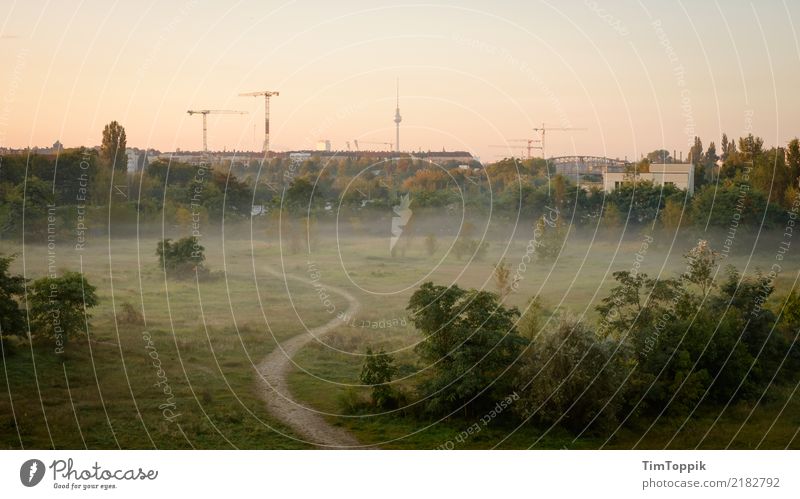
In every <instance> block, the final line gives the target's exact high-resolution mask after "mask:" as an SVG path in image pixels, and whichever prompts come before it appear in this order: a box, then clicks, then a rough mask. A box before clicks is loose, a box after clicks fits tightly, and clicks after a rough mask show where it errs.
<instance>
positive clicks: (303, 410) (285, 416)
mask: <svg viewBox="0 0 800 499" xmlns="http://www.w3.org/2000/svg"><path fill="white" fill-rule="evenodd" d="M267 272H269V273H270V274H272V275H274V276H276V277H278V278H279V279H283V278H284V275H283V274H282V273H279V272H275V271H274V270H269V269H268V270H267ZM286 277H288V278H289V279H293V280H295V281H300V282H303V283H305V284H308V285H309V286H311V285H313V283H312V282H311V281H310V280H308V279H303V278H302V277H297V276H292V275H288V274H287V275H286ZM325 288H326V290H327V291H329V292H331V293H336V294H338V295H341V296H342V297H344V298H345V299H346V300H347V302H348V308H347V315H348V316H349V317H353V316H354V315H355V314H356V313H357V312H358V309H359V308H360V306H361V305H360V304H359V302H358V300H356V299H355V297H353V295H351V294H350V293H348V292H347V291H344V290H342V289H339V288H335V287H333V286H325ZM341 322H342V321H341V320H340V319H339V318H338V317H334V318H333V319H332V320H331V321H329V322H327V323H326V324H324V325H322V326H319V327H316V328H313V329H310V330H308V331H304V332H302V333H300V334H298V335H297V336H293V337H292V338H290V339H289V340H287V341H284V342H283V343H281V344H280V345H278V346H277V347H276V348H275V350H273V351H272V353H270V354H269V355H267V356H266V357H264V359H263V360H262V361H261V362H260V363H259V364H258V366H256V369H257V370H258V374H259V376H258V380H259V383H260V387H261V394H262V396H263V398H264V401H265V402H266V404H267V410H268V411H269V413H270V414H271V415H273V416H274V417H275V418H277V419H279V420H280V421H282V422H283V423H285V424H286V425H287V426H289V427H290V428H292V429H293V430H294V431H295V432H296V433H297V434H298V435H300V436H301V437H302V438H304V439H305V440H307V441H308V442H309V443H312V444H314V445H316V446H318V447H325V448H340V449H341V448H353V447H360V446H361V444H360V443H359V442H358V440H356V439H355V437H353V436H352V435H351V434H350V433H348V432H347V431H346V430H344V429H342V428H337V427H335V426H332V425H331V424H329V423H328V422H327V421H325V419H324V418H323V417H322V416H321V415H320V414H318V413H316V412H313V411H312V410H311V409H309V408H308V407H306V406H305V405H303V403H301V402H298V401H295V400H294V399H293V398H292V395H291V393H290V392H289V382H288V376H289V373H290V372H291V370H292V367H293V364H292V362H291V359H292V357H294V356H295V354H297V352H298V351H300V349H301V348H303V347H304V346H306V345H307V344H308V343H310V342H311V341H314V338H315V337H317V338H318V337H320V336H323V335H325V334H326V333H328V332H330V331H331V330H333V329H334V328H336V327H337V326H339V325H340V324H341Z"/></svg>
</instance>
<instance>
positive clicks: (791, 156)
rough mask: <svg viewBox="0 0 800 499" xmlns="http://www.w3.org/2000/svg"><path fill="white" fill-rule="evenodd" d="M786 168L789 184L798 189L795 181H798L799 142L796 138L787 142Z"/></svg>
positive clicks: (799, 170)
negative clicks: (787, 169)
mask: <svg viewBox="0 0 800 499" xmlns="http://www.w3.org/2000/svg"><path fill="white" fill-rule="evenodd" d="M786 166H787V167H788V168H789V184H790V185H791V186H792V187H795V188H796V187H798V184H797V180H798V179H800V140H797V137H795V138H793V139H792V140H790V141H789V145H788V146H787V148H786Z"/></svg>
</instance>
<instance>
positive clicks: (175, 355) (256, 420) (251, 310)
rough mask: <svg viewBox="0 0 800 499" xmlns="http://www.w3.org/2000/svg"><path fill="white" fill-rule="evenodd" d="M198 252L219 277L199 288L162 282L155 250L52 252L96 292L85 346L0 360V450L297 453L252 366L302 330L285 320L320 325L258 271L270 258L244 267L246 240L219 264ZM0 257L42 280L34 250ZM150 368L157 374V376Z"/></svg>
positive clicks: (267, 252)
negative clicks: (132, 312)
mask: <svg viewBox="0 0 800 499" xmlns="http://www.w3.org/2000/svg"><path fill="white" fill-rule="evenodd" d="M97 242H98V243H100V242H99V241H97ZM204 244H206V245H207V260H208V266H209V267H210V268H211V269H212V270H214V271H217V272H219V271H220V270H222V269H224V270H225V273H224V274H221V273H220V274H221V275H220V276H218V277H216V278H214V279H212V280H208V281H203V282H200V283H199V284H198V283H197V282H195V281H194V280H185V281H182V280H172V279H171V280H169V281H165V279H164V275H163V272H162V271H161V270H160V269H159V268H158V262H157V259H156V257H155V255H154V248H155V245H156V242H155V240H142V241H138V242H137V240H135V239H124V240H117V241H112V242H111V246H110V247H109V246H108V242H107V241H103V244H102V245H101V244H96V245H93V246H91V247H89V248H87V249H86V250H85V251H84V252H83V253H82V254H80V253H76V252H74V251H73V250H72V248H65V249H64V250H63V251H58V250H57V251H56V262H57V265H58V268H59V269H80V268H81V259H82V265H83V270H84V272H85V273H86V275H87V277H88V279H89V282H91V283H93V284H94V285H95V286H97V288H98V294H99V296H100V305H99V306H98V307H97V308H95V309H94V310H92V314H93V316H94V317H93V319H92V321H91V325H92V328H91V335H90V336H91V339H92V341H91V342H89V341H87V339H86V335H85V333H84V334H83V335H81V336H79V337H76V338H74V339H73V340H70V343H69V344H68V347H67V352H66V353H65V354H64V355H61V356H60V355H56V354H55V353H54V348H53V345H51V344H48V342H47V341H43V340H40V341H36V342H34V344H33V345H29V344H27V343H24V344H20V345H17V346H16V348H14V351H13V353H11V354H10V355H9V353H10V352H6V356H5V358H4V366H3V367H4V369H3V371H0V376H2V386H3V392H4V393H3V396H2V397H0V414H2V421H1V422H0V428H2V430H0V435H2V437H0V438H1V440H0V441H2V444H0V445H2V446H3V447H6V448H21V447H24V448H51V447H55V448H83V447H89V448H116V447H122V448H153V447H157V448H193V447H194V448H232V447H236V448H298V447H301V448H302V447H304V445H302V444H300V443H298V442H297V441H296V440H294V438H293V435H292V434H291V432H289V431H288V430H287V429H286V428H283V427H282V426H281V425H280V424H278V423H276V422H275V421H273V420H271V419H270V417H269V415H268V414H267V413H266V412H265V410H264V408H263V403H262V402H261V400H260V398H259V396H258V391H257V384H256V376H255V370H254V367H253V365H254V364H255V363H257V362H258V361H259V360H260V359H261V358H262V357H264V356H265V355H266V354H267V353H268V352H270V351H271V350H272V349H273V348H274V347H275V345H276V341H282V340H284V339H286V338H287V337H290V336H293V335H294V334H297V333H299V332H301V331H302V327H303V326H302V324H301V323H300V322H299V321H298V319H297V316H299V317H302V318H303V323H305V324H307V325H308V326H309V327H313V326H315V325H318V324H320V323H323V322H326V321H328V320H329V318H328V314H327V313H326V312H324V311H323V310H322V309H321V308H320V307H319V306H318V303H319V301H318V297H317V296H316V294H315V293H314V292H313V290H311V289H310V288H308V287H306V288H297V289H293V288H290V289H291V294H288V293H287V292H286V290H285V288H284V286H285V285H286V284H285V283H284V282H283V280H281V279H278V278H275V277H274V276H272V275H269V274H267V273H265V272H262V270H261V269H262V268H265V266H266V265H268V264H274V263H276V262H277V261H278V260H279V258H276V255H277V253H278V252H277V250H276V249H274V248H273V249H267V248H263V247H262V248H260V249H258V258H257V259H256V260H255V261H254V260H253V259H252V258H251V253H250V252H251V248H250V242H249V241H230V242H227V243H226V245H225V259H224V261H223V248H222V246H221V245H219V244H216V245H215V244H213V243H212V242H210V241H204ZM137 245H138V248H137ZM137 250H138V251H140V254H139V253H138V251H137ZM0 251H2V252H4V253H13V252H16V253H17V254H18V256H17V261H16V262H15V264H14V269H13V270H15V271H19V272H22V270H23V268H22V266H23V262H24V263H25V267H26V268H25V273H26V275H27V276H28V277H30V278H37V277H40V276H42V275H43V274H44V273H45V272H46V270H47V269H46V265H47V249H46V247H43V246H33V245H26V246H25V251H24V253H22V248H20V247H14V246H9V245H4V246H3V247H2V248H0ZM139 258H141V261H140V260H139ZM254 266H255V267H256V270H255V271H254ZM139 270H140V271H141V275H140V274H139ZM140 279H141V282H140ZM291 284H292V283H289V285H291ZM290 298H291V299H290ZM333 299H334V301H335V300H337V299H338V297H333ZM124 303H130V304H131V305H133V307H134V308H136V309H138V310H140V311H141V310H143V311H144V319H145V324H130V323H127V324H126V323H123V322H124V319H123V317H122V306H123V304H124ZM293 307H296V310H297V311H298V312H297V316H295V314H294V313H293V312H292V310H293ZM145 335H149V336H147V337H149V342H150V343H151V345H152V346H151V348H149V349H146V346H148V342H147V339H146V338H147V337H146V336H145ZM62 361H63V362H62ZM155 363H160V366H161V367H162V368H163V371H164V373H163V374H161V375H160V377H159V373H158V371H157V367H156V366H155V365H154V364H155ZM159 382H161V384H160V385H156V384H157V383H159ZM166 386H168V387H169V388H168V389H171V391H172V394H174V397H173V398H172V399H171V400H170V399H169V397H168V394H165V393H164V389H165V387H166ZM170 403H174V407H173V406H167V404H170ZM159 406H162V407H161V408H159ZM164 409H171V410H172V413H170V412H167V413H164ZM172 414H180V415H179V416H177V417H172Z"/></svg>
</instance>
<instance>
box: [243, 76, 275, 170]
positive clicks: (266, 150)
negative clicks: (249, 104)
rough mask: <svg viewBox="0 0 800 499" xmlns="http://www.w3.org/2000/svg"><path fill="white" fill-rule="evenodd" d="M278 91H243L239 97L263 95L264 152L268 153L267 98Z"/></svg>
mask: <svg viewBox="0 0 800 499" xmlns="http://www.w3.org/2000/svg"><path fill="white" fill-rule="evenodd" d="M279 95H280V92H275V91H273V90H261V91H259V92H245V93H243V94H239V96H240V97H261V96H263V97H264V154H268V153H269V98H270V97H272V96H275V97H277V96H279Z"/></svg>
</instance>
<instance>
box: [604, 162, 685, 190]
mask: <svg viewBox="0 0 800 499" xmlns="http://www.w3.org/2000/svg"><path fill="white" fill-rule="evenodd" d="M634 180H636V181H649V182H653V184H655V185H674V186H675V187H677V188H678V189H683V190H685V191H688V192H689V195H692V194H694V165H692V164H690V163H669V164H664V163H654V164H651V165H650V171H649V172H646V173H636V174H634V173H632V172H625V171H621V170H620V169H619V168H614V167H606V168H605V169H604V170H603V190H604V191H606V192H613V191H614V190H615V189H618V188H619V187H620V186H622V185H623V184H625V183H630V182H633V181H634Z"/></svg>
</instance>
